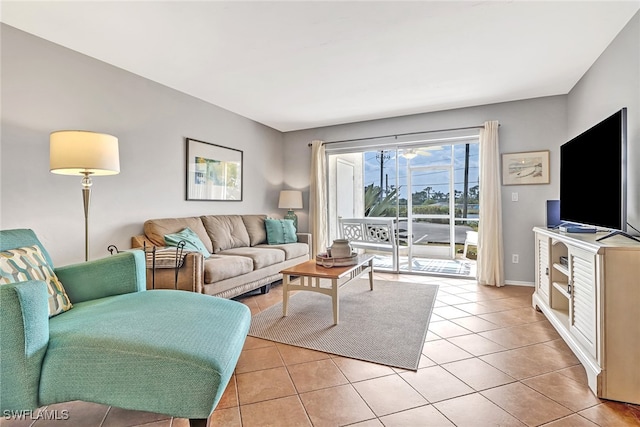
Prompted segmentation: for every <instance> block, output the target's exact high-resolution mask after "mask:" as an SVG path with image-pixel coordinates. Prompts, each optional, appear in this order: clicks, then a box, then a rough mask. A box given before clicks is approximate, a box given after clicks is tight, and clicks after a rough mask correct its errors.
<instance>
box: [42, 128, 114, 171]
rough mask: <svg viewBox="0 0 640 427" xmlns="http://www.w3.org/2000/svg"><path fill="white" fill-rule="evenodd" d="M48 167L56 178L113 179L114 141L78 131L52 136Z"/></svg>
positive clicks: (59, 132)
mask: <svg viewBox="0 0 640 427" xmlns="http://www.w3.org/2000/svg"><path fill="white" fill-rule="evenodd" d="M49 167H50V170H51V172H53V173H57V174H60V175H84V174H85V173H87V172H89V173H90V174H91V175H115V174H118V173H120V156H119V154H118V138H116V137H115V136H113V135H108V134H104V133H96V132H88V131H82V130H63V131H57V132H52V133H51V135H50V137H49Z"/></svg>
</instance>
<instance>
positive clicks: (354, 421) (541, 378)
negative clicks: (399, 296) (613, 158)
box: [0, 273, 640, 427]
mask: <svg viewBox="0 0 640 427" xmlns="http://www.w3.org/2000/svg"><path fill="white" fill-rule="evenodd" d="M376 278H377V279H379V280H384V279H388V280H398V281H410V282H421V283H436V284H439V285H440V289H439V292H438V298H437V302H436V308H435V309H434V313H433V315H432V318H431V323H430V327H429V333H428V335H427V339H426V342H425V345H424V348H423V356H422V359H421V361H420V368H419V369H418V371H417V372H413V371H405V370H401V369H392V368H389V367H387V366H382V365H376V364H373V363H368V362H362V361H358V360H353V359H347V358H344V357H338V356H333V355H330V354H326V353H321V352H317V351H312V350H306V349H300V348H297V347H292V346H288V345H282V344H276V343H273V342H270V341H265V340H261V339H257V338H253V337H248V339H247V341H246V344H245V348H244V350H243V352H242V355H241V357H240V360H239V362H238V365H237V368H236V373H235V374H234V376H233V377H232V379H231V382H230V384H229V386H228V388H227V390H226V392H225V394H224V396H223V397H222V400H221V401H220V404H219V405H218V408H217V409H216V410H215V412H214V413H213V415H212V418H211V421H212V425H214V426H229V427H239V426H242V427H255V426H277V427H286V426H344V425H349V426H358V427H374V426H377V427H380V426H386V427H395V426H409V427H416V426H473V427H483V426H497V425H500V426H525V425H527V426H538V425H545V426H553V427H563V426H596V425H598V426H614V427H617V426H634V425H636V426H640V406H634V405H628V404H623V403H618V402H613V401H605V400H600V399H598V398H596V397H595V396H594V395H593V393H591V391H590V390H589V388H588V387H587V385H586V375H585V372H584V369H583V368H582V366H581V365H580V364H579V363H578V360H577V359H576V358H575V356H574V355H573V353H572V352H571V350H570V349H569V348H568V347H567V346H566V344H565V343H564V342H563V341H562V339H561V338H560V337H559V335H558V334H557V333H556V331H555V330H554V329H553V327H552V326H551V325H550V324H549V322H548V321H547V320H546V319H545V317H544V316H543V315H542V314H540V313H538V312H536V311H535V310H534V309H533V308H531V293H532V291H533V289H532V288H530V287H518V286H505V287H503V288H494V287H486V286H479V285H477V284H476V283H475V282H474V281H470V280H465V279H451V278H441V277H424V276H409V275H392V274H381V273H377V274H376ZM319 297H320V296H319ZM281 300H282V288H281V286H275V287H274V288H272V290H271V292H270V293H269V294H267V295H253V296H248V297H245V298H242V299H240V301H241V302H243V303H245V304H246V305H247V306H249V308H250V309H251V311H252V312H253V313H254V314H255V313H258V312H260V311H262V310H265V309H266V308H268V307H270V306H272V305H273V304H275V303H278V302H280V301H281ZM46 409H48V410H49V414H52V413H53V414H56V413H57V414H58V415H61V414H62V411H63V410H66V411H68V419H67V420H57V421H56V420H44V419H41V420H36V421H32V420H23V421H17V420H9V421H8V420H5V419H2V420H1V421H0V425H2V426H3V427H4V426H7V427H22V426H35V427H45V426H60V427H71V426H81V427H91V426H96V427H98V426H102V427H108V426H113V427H123V426H142V425H144V426H147V427H170V426H174V427H186V426H188V422H187V420H184V419H171V418H170V417H166V416H163V415H157V414H150V413H144V412H135V411H127V410H122V409H119V408H114V407H107V406H103V405H97V404H94V403H85V402H69V403H62V404H58V405H52V406H50V407H48V408H46ZM56 411H57V412H56Z"/></svg>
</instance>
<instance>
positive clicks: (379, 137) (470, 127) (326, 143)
mask: <svg viewBox="0 0 640 427" xmlns="http://www.w3.org/2000/svg"><path fill="white" fill-rule="evenodd" d="M498 126H500V124H499V123H498ZM482 128H484V125H479V126H467V127H462V128H449V129H435V130H426V131H422V132H408V133H398V134H394V135H384V136H374V137H371V138H356V139H343V140H341V141H328V142H323V143H322V145H328V144H337V143H339V142H357V141H367V140H371V139H382V138H390V137H392V136H393V137H396V138H397V137H399V136H407V135H421V134H423V133H435V132H447V131H452V130H466V129H482ZM307 145H308V146H309V147H311V145H312V144H311V143H309V144H307Z"/></svg>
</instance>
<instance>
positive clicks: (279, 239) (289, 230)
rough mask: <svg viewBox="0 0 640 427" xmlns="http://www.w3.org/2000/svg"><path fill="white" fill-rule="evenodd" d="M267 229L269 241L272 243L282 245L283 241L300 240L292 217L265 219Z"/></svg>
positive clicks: (292, 241) (293, 241)
mask: <svg viewBox="0 0 640 427" xmlns="http://www.w3.org/2000/svg"><path fill="white" fill-rule="evenodd" d="M264 225H265V228H266V229H267V243H269V244H270V245H281V244H283V243H295V242H297V241H298V236H296V227H295V226H294V225H293V220H291V219H272V218H267V219H265V220H264Z"/></svg>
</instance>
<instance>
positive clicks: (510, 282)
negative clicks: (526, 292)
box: [504, 280, 535, 287]
mask: <svg viewBox="0 0 640 427" xmlns="http://www.w3.org/2000/svg"><path fill="white" fill-rule="evenodd" d="M504 284H505V285H513V286H530V287H535V283H534V282H523V281H520V280H505V281H504Z"/></svg>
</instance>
